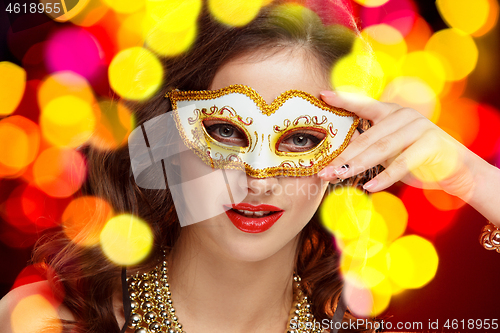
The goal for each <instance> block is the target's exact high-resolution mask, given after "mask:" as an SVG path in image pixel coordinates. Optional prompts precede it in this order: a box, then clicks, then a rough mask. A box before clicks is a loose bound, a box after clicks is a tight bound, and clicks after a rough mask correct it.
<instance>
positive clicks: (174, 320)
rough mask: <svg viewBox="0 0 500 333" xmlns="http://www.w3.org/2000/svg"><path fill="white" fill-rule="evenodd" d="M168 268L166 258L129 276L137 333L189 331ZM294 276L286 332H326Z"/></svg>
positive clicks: (133, 326)
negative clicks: (176, 304)
mask: <svg viewBox="0 0 500 333" xmlns="http://www.w3.org/2000/svg"><path fill="white" fill-rule="evenodd" d="M167 272H168V268H167V261H165V260H164V261H163V262H162V263H161V264H160V265H158V266H157V267H155V268H154V269H153V270H152V271H150V272H148V273H143V274H139V273H137V274H135V275H134V276H131V277H129V278H127V283H128V290H129V295H130V301H131V302H130V306H131V310H132V312H131V315H130V320H129V323H128V327H129V328H131V329H135V331H134V332H135V333H158V332H162V333H186V332H185V331H184V330H183V326H182V324H181V323H180V322H179V318H178V317H177V315H176V313H175V308H174V305H173V301H172V293H171V292H170V285H169V283H168V275H167ZM293 280H294V283H293V289H294V291H293V294H294V302H293V307H292V309H291V310H290V318H289V321H288V322H289V323H290V325H289V329H287V331H286V332H287V333H321V332H323V330H322V329H321V328H320V325H319V322H317V321H316V320H315V319H314V316H313V314H312V313H311V305H310V304H309V303H308V300H307V296H306V295H305V294H304V292H303V291H302V288H301V285H300V282H301V279H300V277H299V276H298V275H297V274H294V276H293Z"/></svg>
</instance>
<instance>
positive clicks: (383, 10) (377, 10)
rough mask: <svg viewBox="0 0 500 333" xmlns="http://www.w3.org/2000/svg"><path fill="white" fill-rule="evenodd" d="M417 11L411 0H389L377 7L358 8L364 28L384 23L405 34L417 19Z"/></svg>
mask: <svg viewBox="0 0 500 333" xmlns="http://www.w3.org/2000/svg"><path fill="white" fill-rule="evenodd" d="M417 12H418V11H417V7H416V6H415V4H414V3H413V1H411V0H389V1H388V2H387V3H385V4H384V5H382V6H379V7H372V8H370V7H362V8H361V10H360V18H361V25H362V26H363V28H366V27H369V26H371V25H375V24H383V23H384V24H387V25H390V26H392V27H394V28H395V29H397V30H399V32H401V34H402V35H403V36H406V35H408V34H409V33H410V31H411V30H412V28H413V25H414V24H415V21H416V20H417V17H418V13H417Z"/></svg>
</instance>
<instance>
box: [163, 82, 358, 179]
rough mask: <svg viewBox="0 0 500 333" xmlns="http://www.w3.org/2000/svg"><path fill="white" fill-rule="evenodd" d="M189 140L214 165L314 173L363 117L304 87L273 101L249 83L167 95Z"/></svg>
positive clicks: (253, 171)
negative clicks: (316, 95)
mask: <svg viewBox="0 0 500 333" xmlns="http://www.w3.org/2000/svg"><path fill="white" fill-rule="evenodd" d="M167 96H168V97H169V98H170V100H171V103H172V109H173V113H174V115H173V117H174V119H175V122H176V125H177V129H178V130H179V134H180V136H181V137H182V140H183V142H184V144H185V145H186V146H187V147H189V148H190V149H191V150H192V151H193V152H195V153H196V155H197V156H198V157H200V158H201V159H202V160H203V162H205V163H206V164H207V165H208V166H210V167H212V168H219V169H244V170H245V171H246V173H247V174H248V175H249V176H252V177H255V178H266V177H274V176H310V175H313V174H315V173H317V172H319V171H320V170H321V169H323V168H324V167H325V166H326V165H327V164H328V163H330V162H331V161H332V160H333V159H334V158H335V157H336V156H337V155H339V154H340V153H341V152H342V151H343V150H344V149H345V147H346V146H347V144H348V143H349V140H350V138H351V136H352V134H353V133H354V130H355V129H356V127H357V125H358V123H359V118H358V117H357V116H356V115H355V114H353V113H351V112H348V111H346V110H343V109H339V108H334V107H331V106H329V105H328V104H326V103H325V102H324V101H322V100H319V99H317V98H316V97H314V96H312V95H310V94H308V93H306V92H303V91H299V90H288V91H286V92H283V93H282V94H280V95H279V96H278V97H277V98H276V99H275V100H274V101H273V102H272V103H271V104H267V103H266V101H265V100H264V99H263V98H262V96H261V95H259V93H257V92H256V91H255V90H253V89H252V88H250V87H247V86H244V85H231V86H229V87H226V88H222V89H218V90H213V91H210V90H206V91H179V90H174V91H171V92H170V93H168V94H167Z"/></svg>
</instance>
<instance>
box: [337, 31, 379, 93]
mask: <svg viewBox="0 0 500 333" xmlns="http://www.w3.org/2000/svg"><path fill="white" fill-rule="evenodd" d="M354 44H355V45H354V46H353V51H352V52H351V53H350V54H349V55H347V56H345V57H343V58H342V59H340V60H339V61H337V63H335V65H334V66H333V68H332V71H331V77H330V79H331V83H332V86H333V87H334V88H335V89H336V90H338V91H343V92H352V93H358V94H363V95H366V96H369V97H371V98H379V97H380V95H381V93H382V91H383V88H384V85H385V74H384V71H383V69H382V66H381V65H380V63H379V62H378V61H377V59H376V57H375V54H374V53H373V52H372V51H371V49H370V48H369V46H368V45H366V44H365V42H364V41H362V40H361V39H359V38H358V39H357V41H355V43H354ZM356 44H360V45H362V46H359V47H358V46H356Z"/></svg>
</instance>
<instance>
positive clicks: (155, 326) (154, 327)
mask: <svg viewBox="0 0 500 333" xmlns="http://www.w3.org/2000/svg"><path fill="white" fill-rule="evenodd" d="M149 330H150V331H153V332H158V331H160V330H161V325H160V323H159V322H157V321H155V322H154V323H151V325H149Z"/></svg>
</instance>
